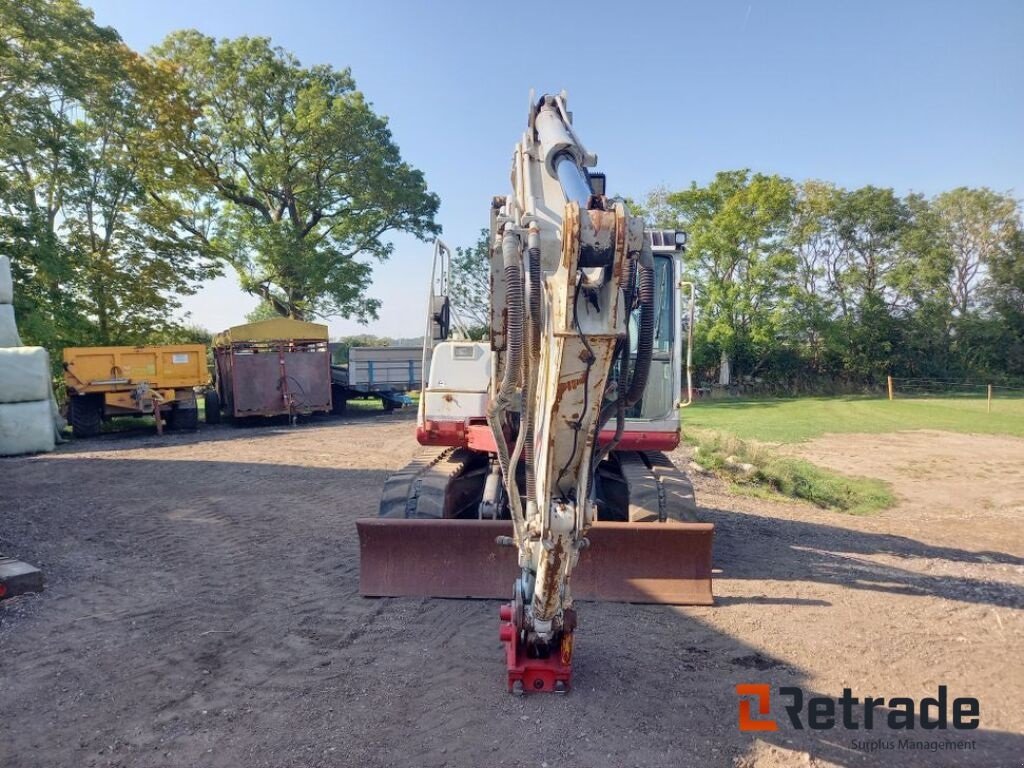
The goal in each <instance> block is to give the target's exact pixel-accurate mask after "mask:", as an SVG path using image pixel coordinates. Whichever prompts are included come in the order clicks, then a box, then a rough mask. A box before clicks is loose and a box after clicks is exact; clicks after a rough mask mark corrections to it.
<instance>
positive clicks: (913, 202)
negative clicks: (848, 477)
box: [639, 170, 1024, 392]
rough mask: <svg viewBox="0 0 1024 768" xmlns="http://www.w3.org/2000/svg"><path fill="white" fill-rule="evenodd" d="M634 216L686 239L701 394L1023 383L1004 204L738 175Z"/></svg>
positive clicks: (1012, 212)
mask: <svg viewBox="0 0 1024 768" xmlns="http://www.w3.org/2000/svg"><path fill="white" fill-rule="evenodd" d="M639 207H640V208H641V209H642V210H643V211H644V213H645V214H646V216H647V217H648V219H649V221H650V222H651V223H652V224H653V225H655V226H661V227H675V228H679V229H683V230H685V231H686V232H687V233H688V238H689V239H688V245H687V251H686V256H685V263H686V268H687V271H688V272H689V277H690V279H692V280H693V281H694V282H695V283H696V284H697V286H698V297H699V307H698V309H699V313H698V322H697V326H696V329H695V333H694V342H695V362H696V365H697V366H698V368H699V370H700V373H701V377H700V378H701V380H702V381H703V382H704V383H717V384H721V385H726V384H728V385H741V386H747V385H750V386H751V387H752V388H753V389H759V388H760V389H763V390H768V391H773V390H774V391H781V392H801V391H823V390H831V391H843V390H852V389H859V388H865V387H872V386H876V385H878V383H879V382H880V381H881V382H884V381H885V377H886V376H887V375H893V376H901V377H922V378H938V379H955V380H965V379H977V380H981V381H988V382H1013V383H1019V382H1021V381H1024V230H1022V223H1021V210H1020V206H1019V204H1018V201H1017V200H1016V199H1015V198H1014V197H1013V196H1012V195H1010V194H1007V193H997V192H994V191H992V190H990V189H986V188H975V189H971V188H966V187H961V188H957V189H953V190H949V191H946V192H942V193H941V194H937V195H935V196H932V197H926V196H924V195H921V194H917V193H910V194H907V195H903V196H901V195H898V194H896V193H895V192H894V191H893V190H892V189H888V188H880V187H874V186H866V187H861V188H858V189H843V188H842V187H839V186H837V185H835V184H831V183H828V182H822V181H803V182H795V181H793V180H791V179H788V178H784V177H782V176H779V175H768V174H762V173H752V172H750V171H748V170H736V171H727V172H722V173H718V174H717V175H716V176H715V178H714V179H713V180H712V181H711V182H710V183H708V184H706V185H698V184H696V183H693V184H691V185H690V186H689V187H687V188H684V189H679V190H669V189H659V190H656V191H655V192H653V193H651V194H650V195H649V196H648V199H647V200H646V202H645V204H643V205H642V206H639ZM755 385H756V386H755Z"/></svg>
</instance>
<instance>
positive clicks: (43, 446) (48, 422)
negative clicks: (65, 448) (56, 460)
mask: <svg viewBox="0 0 1024 768" xmlns="http://www.w3.org/2000/svg"><path fill="white" fill-rule="evenodd" d="M54 442H55V436H54V429H53V417H52V415H51V413H50V399H49V398H47V399H45V400H34V401H32V402H29V403H0V456H18V455H20V454H23V453H42V452H45V451H52V450H53V448H54Z"/></svg>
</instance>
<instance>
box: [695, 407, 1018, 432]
mask: <svg viewBox="0 0 1024 768" xmlns="http://www.w3.org/2000/svg"><path fill="white" fill-rule="evenodd" d="M690 429H697V430H714V431H716V432H723V433H727V434H731V435H735V436H737V437H740V438H743V439H747V440H758V441H760V442H766V443H797V442H801V441H803V440H809V439H811V438H814V437H818V436H819V435H823V434H826V433H829V432H833V433H834V432H843V433H847V432H872V433H883V432H897V431H900V430H905V429H938V430H946V431H950V432H967V433H984V434H1002V435H1015V436H1017V437H1024V399H1021V398H1014V399H1010V398H1006V399H999V398H998V397H997V398H996V399H995V400H993V401H992V413H987V412H986V403H985V399H984V398H967V397H951V398H927V399H925V398H921V399H900V398H898V397H897V399H896V400H893V401H891V402H890V401H889V400H887V399H885V398H879V397H874V398H870V397H802V398H789V399H784V398H782V399H771V400H770V399H751V400H705V401H700V402H697V403H694V405H692V406H691V407H689V408H686V409H685V410H684V411H683V432H684V434H685V433H686V432H687V431H688V430H690Z"/></svg>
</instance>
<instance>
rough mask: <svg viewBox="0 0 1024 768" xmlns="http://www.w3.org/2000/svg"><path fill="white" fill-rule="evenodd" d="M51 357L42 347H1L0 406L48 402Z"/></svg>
mask: <svg viewBox="0 0 1024 768" xmlns="http://www.w3.org/2000/svg"><path fill="white" fill-rule="evenodd" d="M50 394H51V392H50V356H49V355H48V354H47V353H46V350H45V349H43V348H42V347H9V348H0V403H26V402H30V401H32V400H49V399H50Z"/></svg>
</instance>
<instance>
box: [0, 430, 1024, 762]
mask: <svg viewBox="0 0 1024 768" xmlns="http://www.w3.org/2000/svg"><path fill="white" fill-rule="evenodd" d="M872 437H873V438H874V439H875V440H877V441H882V440H884V439H885V436H872ZM949 439H952V440H955V441H959V442H958V443H957V446H959V448H958V450H962V451H963V453H964V455H967V454H972V455H977V452H976V451H974V450H973V449H974V447H976V446H974V445H973V444H972V443H971V441H972V440H976V439H977V438H972V437H970V436H964V435H960V436H952V437H950V438H949ZM858 440H859V441H860V442H859V443H857V444H856V445H853V443H850V445H847V446H846V449H847V450H848V451H851V452H852V453H851V454H850V460H851V461H855V460H856V451H861V452H862V453H863V454H864V455H865V456H870V455H873V453H875V452H876V451H877V450H878V445H879V444H878V443H876V444H874V445H872V444H871V443H870V441H865V440H862V439H861V438H859V437H858ZM844 445H845V444H844ZM1008 445H1010V447H1011V449H1014V450H1020V447H1021V446H1024V441H1010V442H1009V443H1008ZM819 448H820V446H819ZM990 448H991V446H987V445H986V446H985V449H986V450H988V449H990ZM1003 448H1004V449H1005V448H1006V446H1005V445H1004V446H1003ZM808 450H811V449H808ZM908 450H913V446H912V445H911V446H910V447H908V448H906V449H905V451H904V453H903V454H901V455H902V456H903V458H904V459H906V460H907V461H908V462H909V464H908V466H910V465H912V464H913V462H912V457H911V456H910V455H909V454H907V453H906V451H908ZM415 451H416V445H415V440H414V437H413V423H412V419H411V415H409V414H405V413H398V414H394V415H390V416H385V415H381V414H377V413H361V414H354V415H353V416H351V417H348V418H345V419H343V420H336V421H323V422H316V423H312V424H307V425H300V426H299V427H295V428H289V427H284V426H277V427H274V426H271V427H260V428H248V429H236V428H232V427H230V426H223V427H209V428H204V429H203V430H202V431H201V432H200V433H199V434H197V435H169V436H166V437H163V438H157V437H156V436H150V435H145V434H142V435H139V434H135V435H130V436H121V435H114V436H109V437H105V438H101V439H97V440H93V441H85V442H79V443H75V444H72V445H68V446H64V447H62V448H61V449H60V450H59V451H57V452H56V453H54V454H50V455H46V456H39V457H33V458H24V459H6V460H0V550H2V551H4V552H5V553H6V554H9V555H13V556H16V557H20V558H22V559H24V560H27V561H28V562H31V563H34V564H36V565H38V566H40V567H42V568H44V570H45V571H46V575H47V579H48V585H47V589H46V591H45V592H43V593H42V594H40V595H36V596H25V597H21V598H15V599H13V600H8V601H6V602H4V603H0V766H3V767H4V768H7V767H8V766H10V767H11V768H21V767H22V766H24V767H30V766H47V767H49V766H74V767H75V768H78V767H81V766H204V767H205V766H239V765H245V766H250V767H252V768H258V767H259V766H272V767H274V768H279V767H283V766H350V765H359V766H417V767H420V766H424V767H426V766H445V765H450V766H479V765H488V766H513V765H515V766H519V765H522V766H537V767H539V768H545V766H546V767H547V768H555V767H556V766H565V767H566V768H568V767H571V766H602V767H604V766H607V767H608V768H612V767H613V766H615V767H617V766H632V765H636V766H690V765H693V766H720V765H721V766H734V765H738V766H762V765H763V766H807V765H813V766H826V765H851V766H860V765H885V766H889V765H895V766H903V765H907V766H918V765H920V766H935V765H978V766H1020V765H1021V756H1022V755H1024V734H1022V732H1024V714H1022V709H1021V706H1020V699H1019V697H1020V694H1021V691H1022V689H1024V685H1022V684H1024V673H1022V672H1021V669H1022V667H1021V664H1020V659H1021V658H1022V656H1024V610H1022V609H1024V539H1022V536H1024V533H1022V530H1024V527H1022V526H1021V525H1020V514H1019V513H1020V512H1021V511H1022V509H1021V505H1022V503H1024V499H1021V498H1019V497H1017V496H1016V495H1015V494H1010V495H1007V494H1005V493H1003V494H1000V493H994V494H993V495H992V497H991V499H990V500H989V501H988V502H986V503H976V499H975V498H974V496H975V495H976V494H973V495H971V496H970V502H969V506H970V508H969V509H968V508H965V506H967V504H968V502H963V503H958V499H957V491H956V489H957V487H963V488H966V487H968V486H970V487H972V488H973V487H974V486H973V484H974V483H990V484H993V488H1006V487H1010V484H1016V485H1013V486H1012V487H1014V488H1019V487H1020V483H1021V481H1022V478H1024V462H1022V463H1015V462H1004V466H1001V467H1000V471H999V473H998V476H995V477H993V476H990V475H989V474H986V473H984V472H982V473H981V475H980V476H976V477H972V475H971V472H972V471H974V470H972V469H971V468H970V467H965V468H963V471H962V472H959V473H958V474H957V476H955V477H953V478H952V479H951V478H949V477H947V478H946V482H947V486H948V487H949V488H951V489H952V490H950V491H947V492H946V496H947V497H948V498H947V503H945V504H941V505H925V506H922V505H921V504H920V503H915V501H914V499H913V498H910V497H907V498H906V499H905V501H904V502H903V503H901V504H900V506H898V507H897V508H895V509H892V510H889V511H887V512H885V513H882V514H879V515H876V516H872V517H867V518H857V517H850V516H844V515H839V514H835V513H830V512H825V511H821V510H818V509H815V508H813V507H810V506H806V505H802V504H782V503H773V502H769V501H765V500H760V499H753V498H747V497H742V496H736V495H733V494H731V493H730V492H729V491H728V490H727V489H726V488H724V487H723V486H722V485H720V484H719V483H718V481H715V480H713V479H709V478H703V477H698V478H697V479H696V483H695V484H696V486H697V494H698V500H699V501H700V502H701V504H702V506H703V514H704V516H705V518H706V519H708V520H711V521H713V522H714V523H716V524H717V531H716V544H715V565H716V568H717V569H719V571H720V572H719V573H718V574H717V576H716V578H717V581H716V585H715V592H716V595H717V597H718V604H717V605H716V606H715V607H710V608H669V607H658V606H633V605H611V604H606V605H599V604H581V605H580V621H581V625H580V630H579V632H578V634H577V641H576V649H577V650H576V656H575V663H576V669H577V671H576V677H575V688H574V690H573V692H572V693H571V694H570V695H568V696H565V697H540V696H535V697H525V698H521V699H519V698H514V697H512V696H509V695H508V694H506V693H505V691H504V687H503V684H502V675H503V664H502V656H501V647H500V644H499V642H498V639H497V603H495V602H486V601H452V600H414V599H388V600H366V599H363V598H360V597H359V596H358V594H357V586H358V548H357V541H356V536H355V526H354V524H353V521H354V520H355V519H356V518H358V517H362V516H368V515H374V514H375V513H376V506H377V501H378V497H379V493H380V488H381V486H382V484H383V482H384V479H385V477H386V475H387V473H388V472H389V471H391V470H394V469H396V468H398V467H400V466H401V465H403V464H404V463H405V462H406V461H407V460H408V459H409V458H410V457H411V456H412V455H413V454H414V453H415ZM677 458H678V459H679V460H680V461H682V463H683V465H684V466H685V464H686V457H685V455H683V454H680V455H679V456H678V457H677ZM868 463H869V462H868ZM896 463H898V462H887V463H886V464H885V466H884V467H883V469H885V470H886V471H889V472H890V474H891V473H897V474H898V468H895V469H894V468H893V465H894V464H896ZM858 466H859V467H860V468H861V471H863V470H864V468H865V467H866V466H867V465H866V464H864V463H863V462H862V463H861V464H858ZM982 466H983V467H984V462H982ZM883 474H884V473H883ZM918 480H920V478H917V479H915V482H917V481H918ZM958 484H959V485H958ZM896 488H897V491H898V492H900V493H903V492H904V490H903V487H901V486H900V485H899V484H897V485H896ZM911 490H912V489H911ZM965 513H966V514H965ZM737 683H768V684H770V685H772V686H773V687H774V686H781V685H795V686H801V687H802V688H803V689H804V690H805V691H806V694H807V695H808V696H812V695H823V696H829V697H838V696H839V695H840V694H841V693H842V690H843V688H844V687H850V688H852V689H853V691H854V695H862V696H863V695H869V694H870V695H875V696H885V697H887V698H888V697H891V696H900V695H903V696H911V697H915V698H921V697H924V696H928V695H933V694H934V693H935V692H936V690H937V687H938V685H940V684H942V685H946V686H948V689H949V693H950V697H951V698H952V697H954V696H974V697H977V698H978V699H979V700H980V702H981V727H980V728H979V729H978V730H976V731H969V732H952V731H951V732H947V733H946V734H945V735H937V734H941V733H942V732H938V731H922V730H920V729H918V730H915V731H913V732H910V734H909V735H910V736H911V738H912V739H914V740H926V741H934V740H936V739H939V740H944V739H946V738H950V739H955V738H957V737H960V736H963V738H967V739H973V741H974V743H975V748H974V749H973V750H972V751H963V752H949V751H945V750H943V751H938V752H936V751H926V750H919V749H918V750H914V749H899V748H888V747H887V746H886V745H885V743H888V742H891V743H892V744H893V745H894V746H898V745H896V742H897V740H898V738H902V737H905V735H903V736H901V734H899V733H894V732H891V731H887V730H885V729H881V730H880V729H877V728H876V729H875V731H873V732H871V733H867V732H865V731H846V730H843V729H833V730H825V731H811V730H803V731H797V730H794V729H793V728H792V727H790V726H789V724H788V722H784V718H785V714H784V712H783V711H782V710H781V707H780V706H779V703H778V702H776V703H775V705H774V706H773V710H772V711H773V715H774V716H775V717H776V719H778V720H779V722H780V726H779V729H778V730H777V731H776V732H771V733H759V734H758V733H741V732H740V731H739V730H738V728H737V697H736V693H735V686H736V684H737ZM872 740H875V741H879V740H880V741H881V742H883V744H881V745H880V746H879V748H878V749H877V750H876V751H875V752H872V753H869V752H866V751H865V749H864V748H863V747H864V742H867V741H872Z"/></svg>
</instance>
